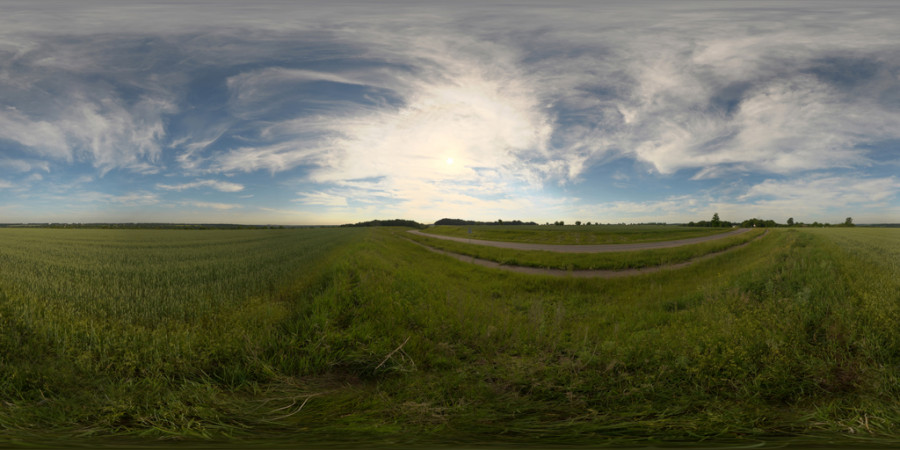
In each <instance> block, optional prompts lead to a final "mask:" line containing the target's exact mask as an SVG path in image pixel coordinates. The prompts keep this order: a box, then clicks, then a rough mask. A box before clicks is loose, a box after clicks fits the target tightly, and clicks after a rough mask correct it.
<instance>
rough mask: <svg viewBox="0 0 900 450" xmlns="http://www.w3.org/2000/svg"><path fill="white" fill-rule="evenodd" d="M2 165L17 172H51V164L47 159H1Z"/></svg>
mask: <svg viewBox="0 0 900 450" xmlns="http://www.w3.org/2000/svg"><path fill="white" fill-rule="evenodd" d="M0 167H5V168H9V169H12V170H15V171H16V172H31V171H32V170H42V171H44V172H50V164H49V163H48V162H47V161H40V160H30V159H29V160H26V159H12V158H3V159H0Z"/></svg>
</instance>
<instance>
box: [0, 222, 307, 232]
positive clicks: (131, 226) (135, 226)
mask: <svg viewBox="0 0 900 450" xmlns="http://www.w3.org/2000/svg"><path fill="white" fill-rule="evenodd" d="M0 228H92V229H102V230H258V229H284V228H309V226H306V225H240V224H231V223H61V222H51V223H17V224H0Z"/></svg>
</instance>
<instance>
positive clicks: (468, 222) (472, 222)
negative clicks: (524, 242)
mask: <svg viewBox="0 0 900 450" xmlns="http://www.w3.org/2000/svg"><path fill="white" fill-rule="evenodd" d="M434 224H435V225H457V226H459V225H463V226H465V225H537V223H535V222H522V221H521V220H502V219H498V220H497V221H495V222H480V221H477V220H463V219H446V218H445V219H441V220H438V221H437V222H435V223H434Z"/></svg>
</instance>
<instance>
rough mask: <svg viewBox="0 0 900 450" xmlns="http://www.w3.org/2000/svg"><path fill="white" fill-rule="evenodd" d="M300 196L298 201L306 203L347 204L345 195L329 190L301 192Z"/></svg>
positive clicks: (324, 204) (319, 204) (321, 204)
mask: <svg viewBox="0 0 900 450" xmlns="http://www.w3.org/2000/svg"><path fill="white" fill-rule="evenodd" d="M298 194H299V195H300V198H298V199H297V200H296V201H297V202H300V203H302V204H304V205H318V206H347V199H346V198H345V197H342V196H339V195H334V194H329V193H327V192H307V193H304V192H299V193H298Z"/></svg>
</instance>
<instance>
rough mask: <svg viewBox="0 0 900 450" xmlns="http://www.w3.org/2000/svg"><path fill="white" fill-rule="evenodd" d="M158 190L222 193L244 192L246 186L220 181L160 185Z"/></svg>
mask: <svg viewBox="0 0 900 450" xmlns="http://www.w3.org/2000/svg"><path fill="white" fill-rule="evenodd" d="M156 187H157V188H160V189H165V190H167V191H183V190H185V189H194V188H199V187H209V188H212V189H215V190H217V191H221V192H240V191H243V190H244V186H243V185H241V184H238V183H232V182H229V181H218V180H199V181H193V182H190V183H182V184H162V183H158V184H157V185H156Z"/></svg>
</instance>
